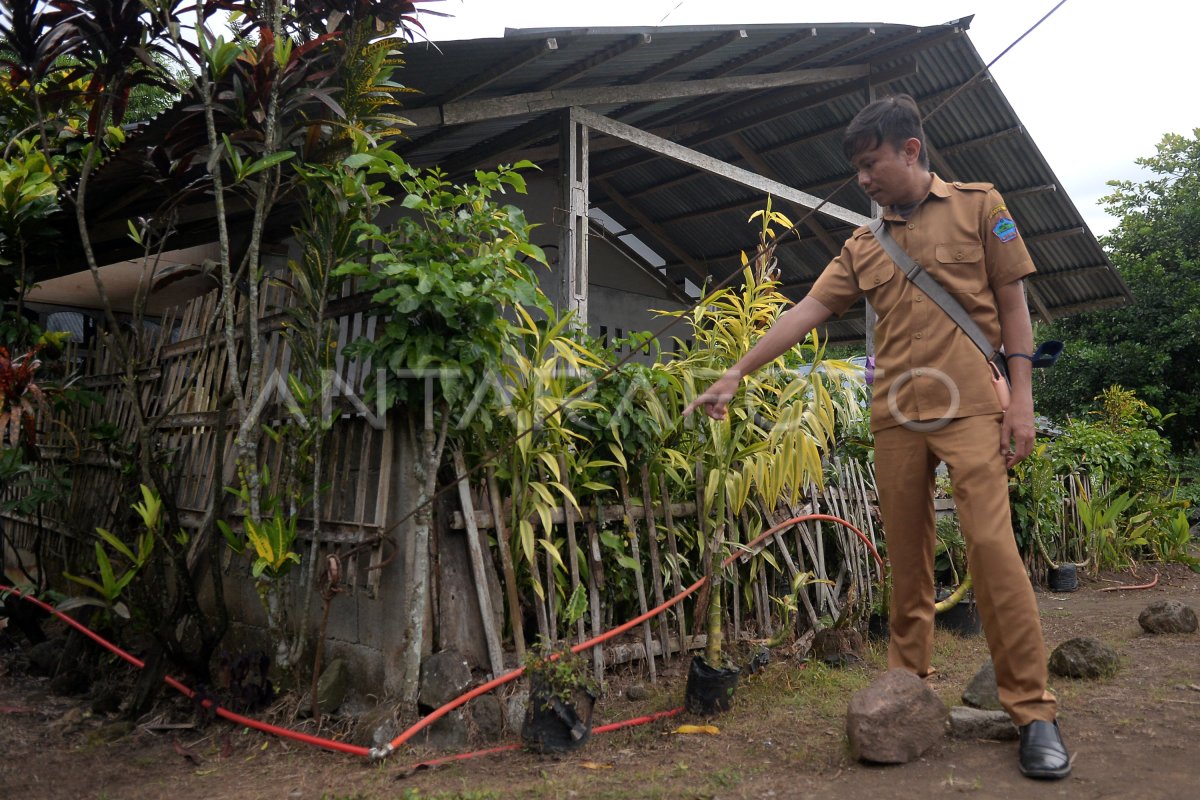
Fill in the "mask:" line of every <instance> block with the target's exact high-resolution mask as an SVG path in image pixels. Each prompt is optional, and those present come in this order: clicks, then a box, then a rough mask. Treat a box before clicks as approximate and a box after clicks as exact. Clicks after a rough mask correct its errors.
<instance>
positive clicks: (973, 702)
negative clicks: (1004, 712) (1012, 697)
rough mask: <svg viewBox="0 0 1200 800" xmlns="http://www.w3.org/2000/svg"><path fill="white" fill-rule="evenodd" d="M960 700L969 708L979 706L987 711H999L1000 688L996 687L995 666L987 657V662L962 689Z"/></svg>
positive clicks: (1001, 707)
mask: <svg viewBox="0 0 1200 800" xmlns="http://www.w3.org/2000/svg"><path fill="white" fill-rule="evenodd" d="M962 701H963V702H964V703H966V704H967V705H969V706H970V707H971V708H981V709H985V710H987V711H1000V710H1001V709H1003V708H1004V706H1002V705H1000V690H999V689H997V688H996V666H995V665H994V664H993V663H992V660H991V659H990V658H989V659H988V660H987V662H986V663H985V664H984V665H983V666H982V667H980V668H979V672H976V673H975V677H974V678H971V682H970V683H968V684H967V688H966V689H963V693H962Z"/></svg>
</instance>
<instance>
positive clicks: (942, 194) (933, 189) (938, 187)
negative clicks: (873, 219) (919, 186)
mask: <svg viewBox="0 0 1200 800" xmlns="http://www.w3.org/2000/svg"><path fill="white" fill-rule="evenodd" d="M929 174H930V175H932V176H933V180H932V181H931V182H930V184H929V194H927V195H925V199H926V200H927V199H929V197H931V196H932V197H937V198H940V199H943V200H944V199H946V198H947V197H949V196H950V186H949V185H948V184H947V183H946V182H945V181H944V180H942V179H941V178H939V177H938V174H937V173H936V172H931V173H929ZM883 218H884V219H887V220H893V221H900V222H903V221H904V220H903V218H902V217H901V216H900V215H899V214H897V213H896V212H894V211H892V207H891V206H888V209H887V211H886V212H885V213H884V215H883Z"/></svg>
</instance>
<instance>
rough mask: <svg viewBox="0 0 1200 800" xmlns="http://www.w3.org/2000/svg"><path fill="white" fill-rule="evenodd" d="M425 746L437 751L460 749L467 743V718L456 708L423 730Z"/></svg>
mask: <svg viewBox="0 0 1200 800" xmlns="http://www.w3.org/2000/svg"><path fill="white" fill-rule="evenodd" d="M424 734H425V736H424V739H425V744H427V745H429V746H430V747H437V748H439V749H442V750H445V749H451V748H456V747H462V746H463V745H465V744H466V743H467V718H466V716H465V715H464V714H463V710H462V709H461V708H456V709H454V710H453V711H451V712H450V713H449V714H447V715H446V716H444V717H442V718H441V719H438V720H434V721H433V722H432V723H430V725H429V727H428V728H426V729H425V730H424Z"/></svg>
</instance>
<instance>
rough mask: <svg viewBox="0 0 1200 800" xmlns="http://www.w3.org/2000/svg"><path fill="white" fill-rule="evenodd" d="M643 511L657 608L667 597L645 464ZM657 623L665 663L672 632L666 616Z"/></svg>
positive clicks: (648, 472)
mask: <svg viewBox="0 0 1200 800" xmlns="http://www.w3.org/2000/svg"><path fill="white" fill-rule="evenodd" d="M642 510H643V511H644V515H643V516H644V517H645V520H646V536H647V541H648V543H649V547H650V578H651V580H653V581H654V602H655V604H656V605H657V606H662V604H663V603H665V602H666V597H665V596H664V595H663V579H662V566H661V565H660V563H659V553H658V526H657V525H656V524H655V515H654V499H653V495H651V494H650V470H648V469H647V468H646V465H645V464H643V465H642ZM657 621H658V639H659V641H660V642H662V653H663V660H664V661H665V660H666V658H667V655H668V653H669V651H670V648H669V647H668V646H667V642H668V641H669V640H670V632H669V630H668V628H667V617H666V615H665V614H659V615H658V620H657Z"/></svg>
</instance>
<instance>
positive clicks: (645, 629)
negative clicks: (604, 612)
mask: <svg viewBox="0 0 1200 800" xmlns="http://www.w3.org/2000/svg"><path fill="white" fill-rule="evenodd" d="M619 475H620V479H621V501H622V502H623V503H624V504H625V518H626V524H627V525H628V530H629V544H630V555H631V556H632V557H633V560H634V561H635V562H637V569H636V570H635V571H634V573H633V576H634V584H635V585H636V586H637V595H638V610H639V611H640V612H641V613H642V614H645V613H646V612H647V611H648V610H649V608H648V606H647V605H646V580H645V578H644V577H642V550H641V547H640V546H639V545H638V532H637V525H636V524H635V523H634V521H633V520H634V516H633V502H632V501H631V500H630V498H629V480H628V479H627V478H626V477H625V473H624V472H620V473H619ZM642 638H643V639H644V640H645V645H646V653H647V654H652V653H653V652H654V648H653V646H652V644H651V643H652V641H653V636H652V635H651V633H650V620H646V621H645V622H643V623H642ZM646 663H647V664H648V665H649V667H650V682H651V683H657V682H658V669H657V667H656V666H655V663H654V658H653V657H648V658H647V659H646Z"/></svg>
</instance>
